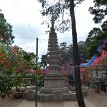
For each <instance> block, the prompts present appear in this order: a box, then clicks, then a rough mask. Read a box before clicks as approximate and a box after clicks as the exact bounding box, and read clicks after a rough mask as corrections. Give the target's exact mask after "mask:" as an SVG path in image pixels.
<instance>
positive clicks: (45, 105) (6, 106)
mask: <svg viewBox="0 0 107 107" xmlns="http://www.w3.org/2000/svg"><path fill="white" fill-rule="evenodd" d="M84 100H85V104H86V107H107V93H101V94H97V93H95V92H94V90H89V91H88V96H87V97H86V98H85V99H84ZM77 105H78V104H77V102H74V101H65V102H42V103H41V102H38V107H78V106H77ZM0 107H35V101H26V100H23V99H13V98H6V99H4V100H3V99H0Z"/></svg>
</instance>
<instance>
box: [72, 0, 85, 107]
mask: <svg viewBox="0 0 107 107" xmlns="http://www.w3.org/2000/svg"><path fill="white" fill-rule="evenodd" d="M70 16H71V23H72V38H73V58H74V74H75V89H76V96H77V102H78V105H79V107H86V106H85V103H84V99H83V95H82V90H81V80H80V67H79V65H80V61H79V53H78V44H77V32H76V20H75V13H74V0H70Z"/></svg>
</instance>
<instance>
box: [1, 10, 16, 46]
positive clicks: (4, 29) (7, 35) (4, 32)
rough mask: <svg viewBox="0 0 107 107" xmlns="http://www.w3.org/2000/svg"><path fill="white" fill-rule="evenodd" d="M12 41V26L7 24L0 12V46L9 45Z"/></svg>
mask: <svg viewBox="0 0 107 107" xmlns="http://www.w3.org/2000/svg"><path fill="white" fill-rule="evenodd" d="M13 39H14V36H13V34H12V26H11V25H10V24H9V23H7V21H6V19H5V18H4V14H3V13H1V11H0V41H1V43H2V44H6V45H11V44H12V43H13Z"/></svg>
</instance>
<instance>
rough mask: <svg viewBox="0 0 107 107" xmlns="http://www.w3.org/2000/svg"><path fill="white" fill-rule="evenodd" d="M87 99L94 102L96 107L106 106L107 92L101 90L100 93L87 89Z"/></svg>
mask: <svg viewBox="0 0 107 107" xmlns="http://www.w3.org/2000/svg"><path fill="white" fill-rule="evenodd" d="M87 99H88V100H90V101H91V102H93V103H95V104H96V105H97V107H107V93H104V92H101V93H100V94H97V93H95V91H94V90H92V89H90V90H88V96H87Z"/></svg>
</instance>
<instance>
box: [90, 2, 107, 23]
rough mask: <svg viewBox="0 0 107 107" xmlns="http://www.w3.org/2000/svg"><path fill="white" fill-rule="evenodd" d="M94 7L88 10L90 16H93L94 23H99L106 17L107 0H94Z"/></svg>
mask: <svg viewBox="0 0 107 107" xmlns="http://www.w3.org/2000/svg"><path fill="white" fill-rule="evenodd" d="M93 3H94V6H93V7H90V8H89V11H90V13H91V14H93V15H94V18H93V20H94V22H95V23H99V22H101V21H102V19H104V18H105V16H106V15H107V0H94V1H93Z"/></svg>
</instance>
